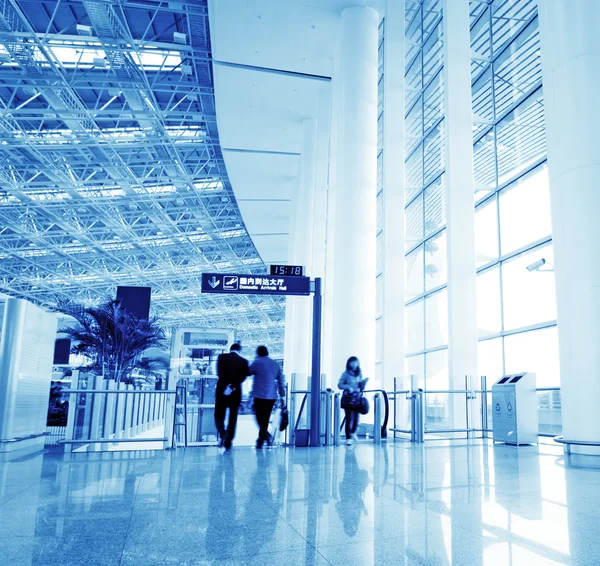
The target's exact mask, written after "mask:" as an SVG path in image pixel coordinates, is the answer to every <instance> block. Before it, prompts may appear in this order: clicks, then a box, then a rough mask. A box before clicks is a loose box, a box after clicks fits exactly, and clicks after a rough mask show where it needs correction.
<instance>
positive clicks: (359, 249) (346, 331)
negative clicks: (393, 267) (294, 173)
mask: <svg viewBox="0 0 600 566" xmlns="http://www.w3.org/2000/svg"><path fill="white" fill-rule="evenodd" d="M378 24H379V15H378V13H377V12H376V11H375V10H374V9H372V8H368V7H352V8H346V9H345V10H344V11H343V12H342V21H341V30H340V31H341V34H340V35H341V45H340V46H341V49H340V81H341V91H342V92H341V97H342V102H343V108H342V112H341V115H340V117H339V124H338V125H339V131H338V149H337V150H338V159H337V170H338V178H337V187H336V195H335V201H336V211H335V252H334V254H335V255H334V271H335V273H334V280H333V287H334V293H333V367H334V371H336V370H337V371H338V372H341V371H342V370H343V368H344V367H345V363H346V359H347V358H348V357H349V356H351V355H356V356H358V357H359V358H360V360H361V363H362V367H363V372H364V374H365V375H366V376H369V377H372V376H374V375H375V269H376V263H375V238H376V199H377V194H376V182H377V42H378Z"/></svg>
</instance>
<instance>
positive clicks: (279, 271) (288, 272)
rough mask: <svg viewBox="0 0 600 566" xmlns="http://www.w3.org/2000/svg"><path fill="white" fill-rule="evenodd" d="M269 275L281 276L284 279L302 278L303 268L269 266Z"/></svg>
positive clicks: (295, 266) (297, 266)
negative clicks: (284, 277)
mask: <svg viewBox="0 0 600 566" xmlns="http://www.w3.org/2000/svg"><path fill="white" fill-rule="evenodd" d="M270 275H282V276H286V277H303V276H304V267H302V266H300V265H271V272H270Z"/></svg>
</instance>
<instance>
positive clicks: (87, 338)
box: [63, 299, 165, 383]
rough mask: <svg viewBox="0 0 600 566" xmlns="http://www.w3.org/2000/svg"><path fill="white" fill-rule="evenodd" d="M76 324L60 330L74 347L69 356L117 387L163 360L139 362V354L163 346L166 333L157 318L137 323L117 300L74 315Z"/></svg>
mask: <svg viewBox="0 0 600 566" xmlns="http://www.w3.org/2000/svg"><path fill="white" fill-rule="evenodd" d="M72 316H73V317H74V318H75V319H76V321H77V324H75V325H73V326H70V327H68V328H66V329H64V330H63V332H64V333H65V334H67V336H69V338H71V341H72V342H73V343H74V346H73V348H72V352H73V353H74V354H80V355H83V356H84V357H85V358H86V359H87V360H89V362H88V364H86V365H85V369H86V370H88V371H92V372H94V373H97V374H99V375H103V376H104V378H105V379H110V380H114V381H116V382H117V383H120V382H125V383H132V382H133V378H132V372H133V370H134V369H136V368H139V369H141V370H142V371H143V372H145V373H148V372H150V371H151V369H152V365H153V364H154V363H155V364H156V366H157V369H158V368H162V367H164V359H162V358H156V359H154V358H148V357H146V358H142V353H143V352H145V351H146V350H148V349H149V348H153V347H161V346H163V345H164V343H165V333H164V330H163V329H162V327H161V326H160V324H159V321H158V319H157V318H156V317H152V318H150V319H148V320H146V319H140V318H138V317H136V316H134V315H132V314H130V313H128V312H127V311H126V310H124V309H123V308H122V306H121V304H120V302H119V301H117V300H112V299H111V300H108V301H106V302H105V303H103V304H101V305H100V306H98V307H92V308H87V309H84V310H81V311H79V312H73V313H72Z"/></svg>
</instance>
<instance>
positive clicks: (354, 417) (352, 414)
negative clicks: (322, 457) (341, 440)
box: [344, 409, 358, 438]
mask: <svg viewBox="0 0 600 566" xmlns="http://www.w3.org/2000/svg"><path fill="white" fill-rule="evenodd" d="M344 410H345V411H346V438H350V436H351V435H353V434H354V433H355V432H356V429H357V427H358V411H353V410H351V409H344Z"/></svg>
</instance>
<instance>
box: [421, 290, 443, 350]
mask: <svg viewBox="0 0 600 566" xmlns="http://www.w3.org/2000/svg"><path fill="white" fill-rule="evenodd" d="M447 344H448V290H447V289H444V290H443V291H440V292H439V293H434V294H433V295H430V296H429V297H427V298H426V299H425V346H426V347H427V349H429V348H438V347H440V346H446V345H447Z"/></svg>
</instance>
